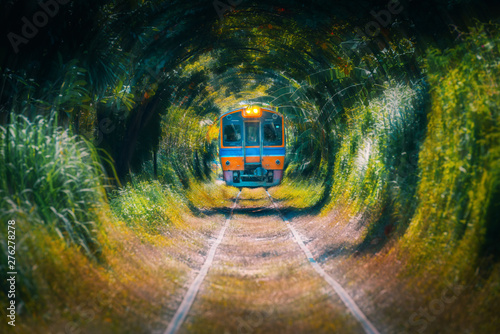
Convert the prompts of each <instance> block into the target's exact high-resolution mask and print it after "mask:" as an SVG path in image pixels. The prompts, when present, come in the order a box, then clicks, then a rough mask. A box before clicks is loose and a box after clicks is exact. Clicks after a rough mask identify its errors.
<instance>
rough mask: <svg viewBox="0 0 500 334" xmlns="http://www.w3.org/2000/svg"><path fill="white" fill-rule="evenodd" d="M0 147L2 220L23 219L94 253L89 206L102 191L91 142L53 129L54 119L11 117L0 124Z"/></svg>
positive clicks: (93, 225) (99, 198) (100, 200)
mask: <svg viewBox="0 0 500 334" xmlns="http://www.w3.org/2000/svg"><path fill="white" fill-rule="evenodd" d="M0 148H1V151H0V176H1V178H0V179H1V181H0V198H1V199H2V200H1V203H2V204H1V206H0V210H1V211H0V216H1V217H2V219H11V218H12V217H24V219H27V222H29V224H31V225H33V226H38V225H41V226H46V227H47V228H48V229H49V230H51V231H53V232H54V233H57V235H59V236H60V237H61V238H63V239H65V240H67V241H68V242H70V243H73V244H76V245H78V246H80V247H82V248H83V249H84V251H85V252H86V253H87V254H88V255H90V256H94V255H95V254H96V252H98V251H99V243H98V242H97V240H96V233H97V231H98V229H99V226H98V221H97V218H96V216H95V210H96V208H97V207H98V206H99V205H100V204H101V203H103V202H104V201H105V192H104V188H103V175H104V174H103V168H102V166H101V164H100V160H99V158H98V156H97V152H96V150H95V149H94V148H93V146H92V145H91V144H89V143H88V142H86V141H84V140H82V139H81V138H78V137H77V136H73V135H71V133H70V131H69V130H64V129H62V128H61V127H58V126H57V120H56V118H50V119H48V120H47V119H45V118H43V117H37V118H36V119H35V120H34V121H33V122H30V121H29V120H28V119H27V118H25V117H23V116H17V117H14V119H13V120H12V122H11V124H9V125H7V126H6V127H0ZM9 217H10V218H9ZM2 233H3V232H2ZM3 241H5V238H3ZM3 241H2V242H3ZM4 251H6V247H5V249H4Z"/></svg>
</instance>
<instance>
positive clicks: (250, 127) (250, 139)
mask: <svg viewBox="0 0 500 334" xmlns="http://www.w3.org/2000/svg"><path fill="white" fill-rule="evenodd" d="M259 124H260V123H259V122H245V137H246V141H245V142H246V145H252V146H258V145H259V142H260V138H259Z"/></svg>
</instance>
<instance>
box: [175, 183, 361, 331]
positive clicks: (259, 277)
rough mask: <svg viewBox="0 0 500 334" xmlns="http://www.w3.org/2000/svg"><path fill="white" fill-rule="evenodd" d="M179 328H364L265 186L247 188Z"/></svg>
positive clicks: (188, 329) (217, 329) (262, 329)
mask: <svg viewBox="0 0 500 334" xmlns="http://www.w3.org/2000/svg"><path fill="white" fill-rule="evenodd" d="M179 332H180V333H332V332H338V333H364V331H363V329H362V327H361V326H360V325H359V323H358V322H357V321H356V319H355V318H354V317H353V316H352V314H351V313H350V312H349V310H348V309H347V308H346V307H345V305H344V304H343V303H342V301H341V300H340V299H339V298H338V296H337V295H336V294H335V293H334V292H333V290H332V288H331V287H330V286H329V285H328V284H327V282H326V281H325V280H324V279H323V278H322V277H321V276H320V275H318V273H317V272H316V271H315V270H314V269H313V267H312V266H311V264H310V263H309V261H308V259H307V258H306V257H305V255H304V253H303V251H302V250H301V248H300V247H299V245H298V244H297V243H296V241H295V239H294V237H293V235H292V233H291V232H290V230H289V229H288V228H287V226H286V224H285V223H284V221H283V220H282V219H281V217H280V216H279V215H278V213H277V211H276V210H274V209H273V207H272V203H271V202H270V200H269V198H268V197H267V195H266V193H265V191H264V190H263V189H256V190H248V189H244V190H243V192H242V193H241V196H240V200H239V201H238V205H237V206H236V208H235V209H234V214H233V217H232V219H231V220H230V221H229V224H228V226H227V230H226V231H225V235H224V237H223V239H222V241H221V243H220V245H219V247H218V249H217V252H216V254H215V257H214V260H213V263H212V266H211V268H210V270H209V271H208V274H207V276H206V277H205V278H204V280H203V282H202V284H201V286H200V290H199V292H198V294H197V295H196V299H195V300H194V303H193V305H192V307H191V309H190V311H189V313H188V315H187V318H186V320H185V322H184V323H183V325H182V327H181V328H180V330H179Z"/></svg>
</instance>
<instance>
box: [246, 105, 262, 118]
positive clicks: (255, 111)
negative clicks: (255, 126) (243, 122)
mask: <svg viewBox="0 0 500 334" xmlns="http://www.w3.org/2000/svg"><path fill="white" fill-rule="evenodd" d="M260 116H262V109H260V107H248V108H245V109H243V117H260Z"/></svg>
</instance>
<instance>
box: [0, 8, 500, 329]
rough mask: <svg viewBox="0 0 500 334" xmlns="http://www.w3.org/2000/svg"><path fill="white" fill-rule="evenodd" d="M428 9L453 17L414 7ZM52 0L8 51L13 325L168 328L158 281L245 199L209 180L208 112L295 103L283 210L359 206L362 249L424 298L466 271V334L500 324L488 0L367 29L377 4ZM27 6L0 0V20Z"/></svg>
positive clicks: (173, 284)
mask: <svg viewBox="0 0 500 334" xmlns="http://www.w3.org/2000/svg"><path fill="white" fill-rule="evenodd" d="M431 5H432V6H433V8H436V9H439V10H442V11H449V13H450V15H449V16H448V17H447V19H446V20H452V21H446V20H445V21H443V20H444V19H442V17H440V16H438V15H437V14H436V15H435V16H433V15H431V14H429V15H427V14H426V15H423V13H426V12H427V8H428V6H431ZM65 6H66V7H65ZM65 6H61V7H60V8H59V12H58V14H57V15H56V16H55V17H53V18H51V20H52V21H50V23H49V24H48V26H47V27H46V28H45V31H44V32H40V33H39V36H37V37H36V38H33V40H30V41H28V43H26V44H23V45H20V46H19V53H18V54H17V53H16V54H15V55H10V54H9V53H7V54H5V53H4V52H2V53H1V54H0V61H1V63H0V66H1V67H0V68H1V71H2V88H1V93H0V102H1V107H0V114H1V124H2V127H1V128H0V198H1V202H0V219H1V220H2V221H7V220H9V219H13V218H14V219H15V220H16V224H17V225H16V227H17V228H18V230H17V231H16V233H17V235H18V239H17V240H18V244H17V249H16V252H17V253H19V254H20V260H18V264H17V266H18V267H17V270H18V271H19V272H20V275H19V284H18V287H19V301H20V302H21V305H22V306H21V307H20V310H19V312H20V313H21V314H24V315H23V317H24V319H28V320H26V321H23V324H21V325H20V326H24V327H22V329H24V330H25V331H29V330H30V328H32V327H33V326H34V324H40V326H41V327H40V331H44V330H49V329H50V330H57V329H64V330H66V331H75V330H77V329H81V328H84V329H85V330H86V331H91V330H92V329H93V328H101V329H102V328H106V329H107V330H108V331H121V330H123V329H124V328H126V329H127V330H128V331H131V332H133V331H137V332H144V331H148V330H153V329H155V328H156V327H155V326H159V327H161V326H162V325H161V318H162V308H164V307H165V302H166V299H165V298H166V297H162V296H161V295H160V294H159V293H158V290H160V289H161V290H163V291H171V294H172V295H174V294H175V293H176V291H177V289H179V288H181V287H182V285H183V280H184V279H185V278H186V277H187V275H188V274H189V272H190V267H189V266H190V265H191V262H190V261H193V260H192V259H193V258H196V254H199V253H200V252H201V250H202V249H203V248H204V247H205V246H206V244H207V240H208V236H210V235H211V233H212V232H213V231H215V229H216V228H217V226H216V224H215V223H214V219H212V217H213V215H212V214H214V212H216V211H213V210H214V209H220V208H224V207H226V206H228V205H229V202H230V200H231V198H233V197H234V195H235V194H236V192H237V191H236V190H235V189H232V188H227V187H224V186H221V185H219V184H218V183H214V180H215V175H216V173H214V170H213V161H214V160H215V159H216V158H217V157H216V154H217V144H216V138H217V136H218V130H219V129H218V123H217V117H218V115H219V114H220V112H221V111H225V110H227V109H228V108H230V107H234V106H237V105H238V104H239V103H242V102H246V103H249V102H250V103H251V102H258V103H267V104H269V105H273V106H278V107H279V111H280V112H282V113H283V114H285V116H286V119H287V134H288V139H289V140H288V158H287V162H286V165H287V166H286V167H287V170H286V179H285V182H284V184H283V185H282V186H281V187H278V188H276V189H273V190H272V193H273V195H274V196H275V197H276V198H278V199H280V200H281V201H283V203H286V204H287V205H288V206H287V207H288V208H289V210H291V211H294V212H299V211H301V210H302V212H314V213H321V214H322V215H328V213H329V212H331V211H332V210H336V211H342V212H343V213H344V215H345V216H346V217H359V216H362V217H363V224H364V226H365V227H366V231H367V232H366V234H365V235H364V237H363V238H364V240H365V242H363V243H362V244H361V245H360V248H359V249H360V250H363V249H368V248H370V247H372V246H371V243H370V241H371V240H372V239H373V238H375V237H380V236H384V241H385V242H384V243H383V244H382V245H378V246H377V247H378V248H377V249H379V250H380V249H381V247H384V245H385V246H386V247H387V248H386V251H387V252H388V253H391V252H392V251H394V253H396V254H397V256H398V257H399V259H401V260H402V261H403V263H404V265H402V268H403V269H402V270H401V272H400V277H401V279H403V278H404V277H408V276H412V275H413V276H414V277H415V280H417V279H420V280H422V282H423V283H422V286H423V287H422V289H423V290H421V291H417V292H416V293H421V292H422V291H424V290H425V289H427V290H425V291H427V292H425V293H426V294H427V295H428V296H429V298H431V297H432V296H433V295H435V294H439V293H440V287H441V286H444V285H446V284H448V283H449V282H453V283H455V284H458V283H460V284H463V285H468V286H471V291H470V292H469V294H470V295H471V296H472V297H471V299H470V302H471V303H472V304H473V305H474V306H475V307H477V308H478V310H481V312H482V313H481V312H478V314H484V318H483V317H482V316H479V315H478V316H477V318H473V319H472V320H471V324H472V326H473V325H475V326H477V327H473V328H480V330H481V331H484V332H486V331H489V330H492V329H494V328H499V327H500V325H499V324H498V321H499V320H498V319H496V318H494V310H495V307H498V303H499V300H500V292H499V290H498V282H499V281H500V266H499V264H498V261H499V260H500V248H499V246H498V245H499V241H500V240H499V237H500V234H499V228H500V227H499V226H500V222H499V219H498V210H499V209H500V208H499V204H498V203H500V190H499V189H500V188H499V187H500V175H499V173H500V166H499V161H500V143H499V140H500V137H499V134H500V129H499V124H500V120H499V117H500V115H499V110H498V106H499V105H500V98H499V94H500V89H499V87H498V85H499V81H498V78H500V73H499V69H500V68H499V62H500V48H499V42H500V30H499V26H498V25H497V24H496V23H494V22H493V23H491V22H490V23H481V22H479V21H475V22H469V21H468V20H464V19H463V15H462V14H463V13H474V14H477V16H482V15H485V16H486V18H488V19H490V18H491V17H493V18H495V17H494V15H495V12H494V10H493V9H492V8H489V7H487V9H489V10H490V12H489V16H488V15H486V14H484V12H482V11H481V9H484V8H485V5H484V4H483V3H482V2H480V3H479V4H476V5H475V6H473V5H471V4H470V3H469V2H467V1H449V2H447V1H437V0H436V1H423V2H421V3H419V4H416V3H410V2H404V1H403V2H401V3H400V6H401V10H402V12H401V13H400V14H398V15H399V16H397V17H396V16H394V17H392V19H391V22H392V23H393V24H390V25H387V26H385V27H383V29H381V30H380V32H379V33H377V34H373V36H359V34H358V32H357V31H358V29H359V28H357V27H359V26H361V27H364V26H365V25H366V24H367V23H368V22H371V21H370V20H373V17H372V16H369V15H370V11H372V10H375V11H379V10H383V9H384V8H386V7H387V4H386V3H385V2H382V1H380V2H376V3H373V4H367V3H365V2H362V1H361V2H352V3H351V2H348V1H345V2H341V3H340V4H339V6H338V7H335V8H334V7H332V6H329V5H327V4H325V3H323V1H313V2H312V3H311V4H310V6H309V7H304V6H303V5H302V4H301V3H300V2H296V1H286V2H284V1H283V2H282V1H275V2H265V3H264V2H262V3H261V2H259V1H255V2H248V3H242V4H239V5H237V6H234V7H221V8H219V9H217V8H216V9H214V8H213V5H212V3H211V2H206V1H205V2H202V1H195V2H194V3H193V2H189V3H188V2H181V1H114V2H112V1H109V2H108V1H97V2H92V4H90V3H87V2H83V1H72V2H70V3H68V4H67V5H65ZM34 10H35V11H36V10H38V7H36V8H33V7H30V6H27V7H26V8H25V7H23V6H22V5H21V4H20V2H17V3H9V4H7V5H6V10H5V11H4V12H3V13H2V14H1V15H2V19H3V22H4V23H2V24H3V27H4V28H6V29H8V30H9V31H18V30H19V27H18V23H19V22H18V21H15V20H16V18H17V17H18V15H17V14H19V13H21V14H22V13H25V11H28V12H30V13H31V11H34ZM439 10H436V12H438V11H439ZM79 13H85V15H83V14H79ZM23 15H24V14H23ZM23 15H20V16H19V17H21V16H23ZM9 17H12V19H9ZM312 18H314V19H312ZM451 18H453V19H451ZM430 22H433V25H432V27H431V25H430ZM451 23H453V24H454V25H453V30H452V31H450V30H449V24H451ZM84 27H85V29H84ZM436 31H437V33H436ZM436 35H437V36H438V37H435V36H436ZM11 48H12V46H11V45H6V46H5V50H11ZM201 221H203V223H201ZM332 224H333V222H332ZM0 236H1V240H0V245H1V248H2V256H3V258H6V256H4V255H5V254H7V243H6V240H7V238H6V237H5V236H6V230H5V229H2V230H1V231H0ZM372 248H373V247H372ZM387 249H390V251H388V250H387ZM132 254H133V255H132ZM161 254H163V255H164V254H170V255H169V256H167V257H164V256H162V255H161ZM21 258H22V260H21ZM131 258H133V259H131ZM159 268H162V270H159ZM0 270H1V271H2V272H6V263H5V262H4V260H2V262H0ZM479 272H480V274H478V273H479ZM144 277H147V279H144ZM75 282H76V283H75ZM158 282H161V284H160V285H159V286H158V284H159V283H158ZM471 282H473V283H471ZM111 287H113V288H111ZM431 287H432V288H431ZM424 288H425V289H424ZM2 289H3V290H2V292H3V293H2V294H1V295H0V303H2V304H3V303H5V300H6V294H5V292H6V291H7V290H6V287H3V288H2ZM103 295H104V296H105V298H102V296H103ZM100 300H102V302H99V301H100ZM96 301H97V302H96ZM95 303H97V304H98V306H97V307H90V306H89V305H90V304H95ZM82 309H83V310H88V309H91V310H92V312H93V313H92V314H87V313H85V312H81V310H82ZM144 309H147V310H148V312H143V313H141V310H144ZM462 312H465V309H464V310H463V311H462ZM0 314H2V315H5V310H3V311H2V312H1V313H0ZM42 314H43V316H42ZM486 317H491V318H494V321H491V322H490V323H488V324H482V323H481V320H482V319H483V320H484V319H485V318H486ZM144 323H150V328H143V327H141V324H144ZM3 325H4V323H2V325H1V326H3ZM68 326H69V327H70V328H72V329H68ZM437 326H439V324H437ZM481 326H482V327H481ZM159 327H158V328H159ZM0 328H1V327H0Z"/></svg>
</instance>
